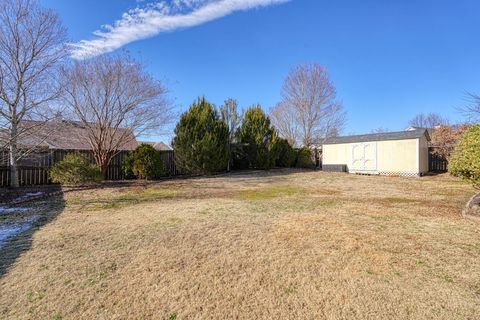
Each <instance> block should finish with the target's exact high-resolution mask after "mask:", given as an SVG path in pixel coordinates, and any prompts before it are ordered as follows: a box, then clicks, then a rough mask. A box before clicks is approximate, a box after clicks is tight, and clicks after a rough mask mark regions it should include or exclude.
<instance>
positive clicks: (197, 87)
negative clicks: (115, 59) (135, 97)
mask: <svg viewBox="0 0 480 320" xmlns="http://www.w3.org/2000/svg"><path fill="white" fill-rule="evenodd" d="M40 1H41V3H42V4H43V5H44V6H47V7H50V8H53V9H55V10H56V11H57V12H58V13H59V14H60V16H61V18H62V20H63V22H64V23H65V25H66V26H67V27H68V29H69V35H70V38H71V39H72V42H79V41H81V40H87V41H88V40H93V39H97V38H98V37H97V36H95V35H93V32H94V31H95V30H98V29H100V28H101V26H102V25H106V24H110V25H113V24H114V23H115V21H117V20H119V19H121V18H122V14H124V13H125V12H128V10H131V9H134V8H139V9H144V10H145V8H146V6H148V4H149V3H150V5H152V3H156V2H158V1H147V0H143V1H138V0H102V1H98V0H68V1H65V0H40ZM173 1H175V0H173ZM177 1H178V0H177ZM189 1H190V2H191V3H193V6H194V7H193V8H191V11H194V10H196V9H198V8H199V7H200V8H201V6H203V5H205V2H215V1H217V0H189ZM229 1H230V0H229ZM235 1H236V2H237V4H238V3H242V2H241V1H238V0H233V1H232V2H235ZM244 1H247V2H252V3H253V2H255V1H258V2H263V3H264V4H265V3H266V2H269V1H273V2H275V1H278V2H282V1H283V0H244ZM240 6H242V5H240ZM243 9H245V8H243ZM182 10H183V9H182ZM478 12H480V1H476V0H470V1H467V0H456V1H450V0H436V1H434V0H431V1H430V0H421V1H418V0H417V1H414V0H397V1H393V0H391V1H384V0H376V1H374V0H364V1H358V0H348V1H347V0H335V1H334V0H328V1H320V0H290V1H284V2H283V3H277V4H271V5H267V6H258V7H253V8H250V9H249V10H240V11H235V10H232V12H231V14H227V15H224V16H223V17H216V18H212V19H211V20H210V21H207V22H205V23H200V22H199V23H198V25H193V26H188V27H183V28H177V27H171V29H168V28H167V29H168V30H167V32H161V33H159V34H156V35H153V36H150V37H148V38H145V39H139V40H137V41H133V42H129V43H127V44H125V45H124V46H122V48H125V49H128V50H129V51H130V52H131V53H132V54H133V55H134V56H136V57H138V58H140V59H142V60H143V61H144V62H145V63H146V64H147V66H148V69H149V71H150V72H151V73H152V74H153V75H155V76H156V77H157V78H158V79H160V80H163V81H164V83H165V84H166V85H167V86H168V87H169V89H170V91H171V93H170V95H171V98H172V99H174V100H175V103H176V105H177V106H178V108H179V110H185V109H186V108H187V107H188V105H189V104H190V103H191V102H192V101H193V100H194V99H195V98H196V97H197V96H200V95H205V96H206V97H207V99H209V100H210V101H212V102H214V103H215V104H217V105H218V104H221V103H222V101H223V100H224V99H225V98H227V97H233V98H236V99H237V100H238V101H239V103H240V105H241V106H243V107H246V106H249V105H251V104H254V103H260V104H261V105H262V106H263V107H264V109H267V110H268V109H269V108H270V107H271V106H273V105H274V104H275V103H276V102H278V101H279V99H280V90H281V86H282V82H283V79H284V78H285V76H286V75H287V73H288V71H289V70H290V68H292V67H293V66H295V65H297V64H301V63H307V62H317V63H320V64H322V65H324V66H326V67H327V68H328V70H329V72H330V75H331V78H332V80H333V82H334V84H335V86H336V88H337V91H338V98H339V99H341V100H342V101H343V104H344V107H345V109H346V110H347V112H348V123H347V127H346V129H345V130H344V133H346V134H347V133H364V132H370V131H372V130H374V129H376V128H379V127H383V128H388V129H390V130H402V129H404V128H405V127H406V125H407V123H408V120H409V119H410V118H412V117H413V116H414V115H415V114H417V113H420V112H432V111H433V112H438V113H440V114H442V115H444V116H447V117H449V118H451V119H453V120H461V117H460V115H459V114H458V112H457V111H456V108H458V107H461V106H463V105H465V104H466V101H465V98H466V97H465V93H466V92H476V93H480V81H479V80H480V41H479V40H478V39H479V35H480V19H478ZM182 13H183V11H182ZM172 14H176V13H175V12H174V13H172ZM220 16H221V14H220ZM127 42H128V41H127Z"/></svg>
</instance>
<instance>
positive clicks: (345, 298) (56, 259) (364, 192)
mask: <svg viewBox="0 0 480 320" xmlns="http://www.w3.org/2000/svg"><path fill="white" fill-rule="evenodd" d="M472 193H473V190H472V189H471V188H470V187H469V186H467V185H466V184H464V183H462V182H460V181H458V180H456V179H453V178H450V177H448V176H436V177H425V178H422V179H411V178H410V179H409V178H387V177H366V176H354V175H342V174H326V173H321V172H318V173H313V172H308V173H307V172H295V171H291V172H290V171H282V172H278V171H274V172H272V173H260V174H258V173H256V174H244V175H235V176H224V177H216V178H204V179H193V180H184V181H170V182H163V183H158V184H154V185H150V186H149V187H148V188H142V187H135V188H122V189H105V190H99V191H97V192H92V191H83V192H77V193H73V194H69V195H67V196H66V199H65V201H66V207H65V209H64V210H63V212H61V213H60V214H59V215H58V216H57V217H56V219H55V220H54V221H52V222H50V223H49V224H47V225H45V226H44V227H43V228H41V229H40V230H38V231H37V232H36V233H35V234H34V235H33V238H32V245H31V248H30V249H29V250H28V251H26V252H24V253H23V254H22V255H21V256H20V257H19V258H18V259H17V260H16V262H15V264H13V265H12V266H11V267H10V269H9V271H8V273H6V274H5V275H4V276H3V278H2V279H0V318H6V319H50V318H52V319H61V318H63V319H127V318H128V319H149V318H152V319H175V318H176V319H192V318H193V319H232V318H233V319H392V318H395V319H478V318H479V317H480V268H479V262H480V224H479V223H478V222H475V221H471V220H466V219H462V218H461V210H462V206H463V205H464V203H465V201H466V200H467V199H468V198H469V196H470V195H471V194H472ZM59 201H60V200H57V206H58V202H59ZM54 206H55V204H52V208H53V207H54ZM52 210H53V209H52ZM13 247H14V246H10V248H9V249H8V250H14V248H13ZM0 250H5V249H0ZM0 252H1V251H0Z"/></svg>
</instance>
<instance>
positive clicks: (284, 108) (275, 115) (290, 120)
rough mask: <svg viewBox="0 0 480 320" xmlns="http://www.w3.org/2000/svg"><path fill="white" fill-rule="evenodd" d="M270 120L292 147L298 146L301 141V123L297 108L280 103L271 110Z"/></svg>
mask: <svg viewBox="0 0 480 320" xmlns="http://www.w3.org/2000/svg"><path fill="white" fill-rule="evenodd" d="M270 119H272V123H273V124H274V126H275V128H276V129H277V131H278V132H279V134H280V135H281V136H282V137H283V138H285V139H286V140H287V141H288V143H289V144H290V145H291V146H295V145H298V144H299V143H300V141H301V139H300V130H299V121H298V117H297V113H296V111H295V108H292V107H291V106H289V105H287V104H286V103H284V102H279V103H277V105H276V106H275V107H273V108H272V109H271V110H270Z"/></svg>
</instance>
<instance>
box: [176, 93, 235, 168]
mask: <svg viewBox="0 0 480 320" xmlns="http://www.w3.org/2000/svg"><path fill="white" fill-rule="evenodd" d="M228 139H229V131H228V127H227V125H226V124H225V122H224V121H222V120H221V119H220V117H219V115H218V113H217V111H216V110H215V107H214V106H213V105H212V104H211V103H209V102H208V101H207V100H205V98H199V99H198V100H197V101H196V102H194V103H193V104H192V105H191V106H190V109H189V110H188V111H187V112H185V113H184V114H183V115H182V116H181V118H180V121H179V122H178V124H177V127H176V128H175V137H174V138H173V142H172V145H173V149H174V150H175V154H176V157H177V163H178V166H179V167H180V168H181V169H182V170H183V171H185V172H187V173H193V174H211V173H215V172H222V171H226V170H227V166H228V161H229V158H230V157H229V149H228Z"/></svg>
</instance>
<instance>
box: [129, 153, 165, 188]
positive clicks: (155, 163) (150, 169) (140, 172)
mask: <svg viewBox="0 0 480 320" xmlns="http://www.w3.org/2000/svg"><path fill="white" fill-rule="evenodd" d="M132 158H133V161H132V163H133V166H132V171H133V174H134V175H135V176H136V177H137V178H140V179H147V180H148V179H158V178H160V177H162V176H163V175H165V169H164V165H163V161H162V157H161V154H160V151H158V150H156V149H155V148H154V147H152V146H151V145H148V144H141V145H139V146H138V147H137V149H135V151H133V153H132Z"/></svg>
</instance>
